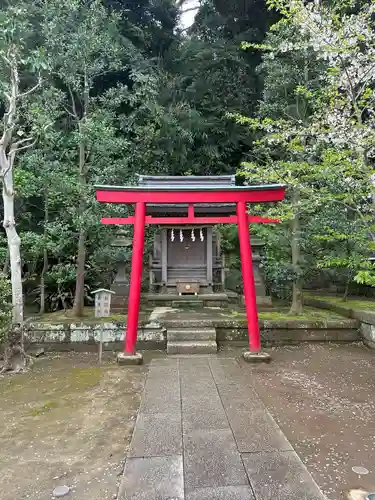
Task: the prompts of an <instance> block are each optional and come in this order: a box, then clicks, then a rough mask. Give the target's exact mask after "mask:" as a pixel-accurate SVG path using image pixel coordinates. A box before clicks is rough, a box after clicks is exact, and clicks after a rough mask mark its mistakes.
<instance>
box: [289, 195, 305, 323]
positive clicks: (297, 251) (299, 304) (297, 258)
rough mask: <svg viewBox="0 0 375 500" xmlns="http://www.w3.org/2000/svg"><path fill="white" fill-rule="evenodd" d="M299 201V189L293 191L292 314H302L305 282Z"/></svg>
mask: <svg viewBox="0 0 375 500" xmlns="http://www.w3.org/2000/svg"><path fill="white" fill-rule="evenodd" d="M298 201H299V191H298V189H297V188H295V189H294V191H293V197H292V204H293V209H294V216H293V219H292V220H291V227H290V228H291V233H292V241H291V248H292V269H293V273H294V274H295V278H294V281H293V293H292V305H291V307H290V311H289V312H290V314H301V313H302V311H303V301H302V286H303V281H302V278H301V267H300V264H301V246H300V241H301V239H300V233H301V228H300V219H299V214H298Z"/></svg>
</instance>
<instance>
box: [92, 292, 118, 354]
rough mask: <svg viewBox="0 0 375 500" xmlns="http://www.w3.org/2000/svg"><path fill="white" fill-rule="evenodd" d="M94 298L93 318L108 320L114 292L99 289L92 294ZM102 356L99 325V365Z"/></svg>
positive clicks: (101, 338) (101, 334)
mask: <svg viewBox="0 0 375 500" xmlns="http://www.w3.org/2000/svg"><path fill="white" fill-rule="evenodd" d="M92 293H93V294H94V296H95V318H108V316H110V315H111V297H112V295H113V294H114V293H115V292H112V291H111V290H106V289H105V288H99V289H98V290H95V292H92ZM102 356H103V325H102V324H100V341H99V363H101V362H102Z"/></svg>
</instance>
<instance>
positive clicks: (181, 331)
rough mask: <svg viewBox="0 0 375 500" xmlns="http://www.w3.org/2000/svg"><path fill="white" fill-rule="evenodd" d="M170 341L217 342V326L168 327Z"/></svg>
mask: <svg viewBox="0 0 375 500" xmlns="http://www.w3.org/2000/svg"><path fill="white" fill-rule="evenodd" d="M167 339H168V342H170V341H171V342H175V341H178V342H194V341H196V340H198V341H207V342H209V341H214V342H216V330H215V328H168V330H167Z"/></svg>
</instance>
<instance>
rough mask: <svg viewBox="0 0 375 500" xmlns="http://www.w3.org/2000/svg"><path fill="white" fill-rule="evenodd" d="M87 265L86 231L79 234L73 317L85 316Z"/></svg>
mask: <svg viewBox="0 0 375 500" xmlns="http://www.w3.org/2000/svg"><path fill="white" fill-rule="evenodd" d="M85 263H86V231H84V230H82V229H81V231H80V233H79V240H78V252H77V278H76V290H75V296H74V306H73V315H74V316H78V317H81V316H83V308H84V305H85Z"/></svg>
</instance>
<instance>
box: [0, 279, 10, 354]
mask: <svg viewBox="0 0 375 500" xmlns="http://www.w3.org/2000/svg"><path fill="white" fill-rule="evenodd" d="M11 321H12V304H11V285H10V281H9V280H8V278H7V277H6V276H4V274H2V273H0V345H1V344H3V343H4V341H5V339H6V337H7V333H8V330H9V328H10V325H11Z"/></svg>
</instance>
